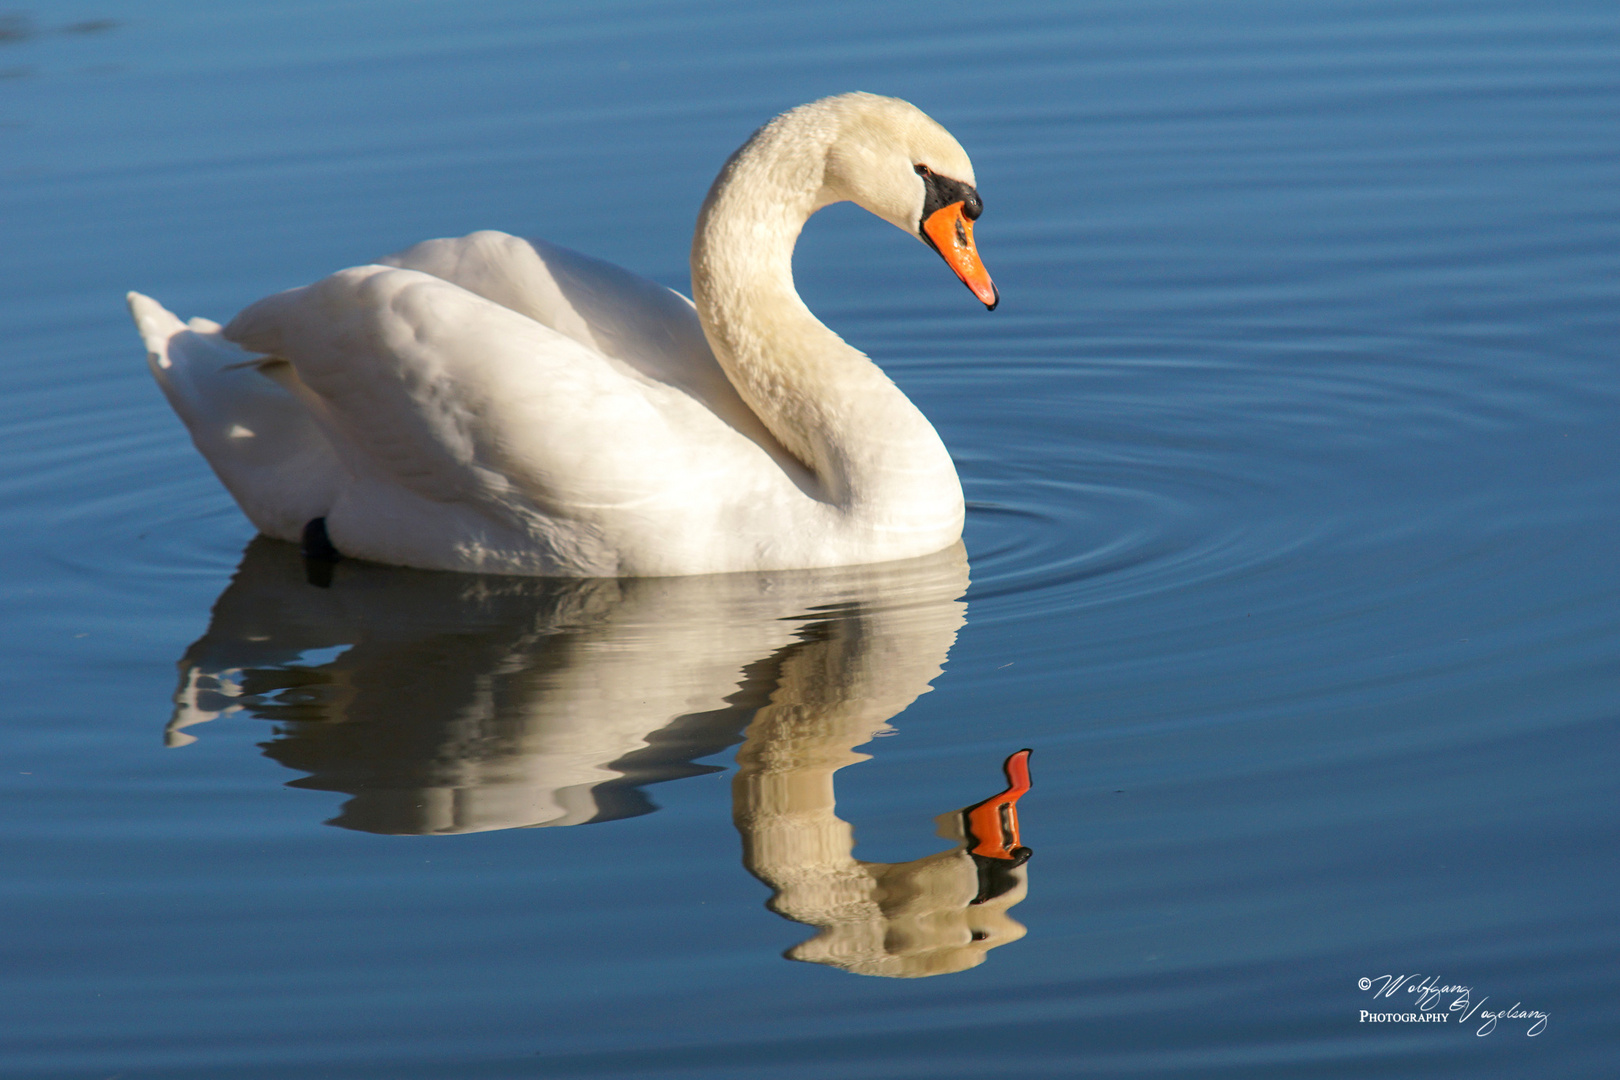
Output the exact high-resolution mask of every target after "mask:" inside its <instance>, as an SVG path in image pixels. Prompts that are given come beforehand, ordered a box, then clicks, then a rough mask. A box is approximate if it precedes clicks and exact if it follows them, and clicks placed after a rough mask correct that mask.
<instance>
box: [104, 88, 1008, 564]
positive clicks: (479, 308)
mask: <svg viewBox="0 0 1620 1080" xmlns="http://www.w3.org/2000/svg"><path fill="white" fill-rule="evenodd" d="M972 184H973V173H972V165H971V164H970V163H969V161H968V159H967V155H966V154H965V153H963V151H962V150H961V147H960V146H958V145H957V143H956V141H955V140H954V139H952V138H951V136H950V135H949V134H948V133H947V132H945V130H944V129H943V128H941V127H940V126H939V125H938V124H936V123H934V122H933V121H932V120H930V119H928V117H926V116H925V115H923V114H922V113H921V112H920V111H918V110H917V109H916V108H914V107H913V106H911V105H908V104H906V103H905V102H901V101H897V100H895V99H892V98H879V97H874V96H872V95H867V94H850V95H844V96H842V97H837V98H828V99H826V100H824V101H820V102H816V103H814V104H811V105H807V106H803V107H801V108H799V109H795V110H793V111H792V112H789V113H786V114H784V115H783V116H781V117H778V118H777V119H776V120H775V121H773V122H772V123H771V124H768V125H766V127H764V128H762V129H760V131H759V132H757V133H756V134H755V135H754V137H753V138H752V139H750V140H749V142H748V143H747V144H745V145H744V146H743V148H742V149H741V150H739V151H738V152H737V153H736V154H735V155H733V157H732V159H731V160H730V161H729V162H728V163H727V165H726V168H725V169H724V170H722V172H721V174H720V177H719V178H718V179H717V180H716V181H715V184H714V187H713V188H712V189H711V191H710V193H709V197H708V199H707V201H706V202H705V203H704V207H703V210H702V213H701V214H700V216H699V219H698V229H697V236H696V239H695V240H694V242H693V249H692V286H693V295H694V297H695V299H696V305H695V309H694V306H693V305H692V304H690V303H688V302H687V301H686V300H685V299H684V298H682V297H680V296H679V295H677V294H675V293H673V292H671V291H669V290H667V289H664V288H662V287H660V286H658V285H656V284H654V283H652V282H650V281H647V280H645V279H643V278H640V277H637V276H636V275H634V274H631V273H629V272H627V271H624V270H621V269H619V268H617V267H614V266H611V265H609V264H607V263H602V262H598V261H596V260H594V259H589V258H587V257H585V256H582V255H579V254H576V253H574V252H571V251H568V250H566V249H563V248H559V247H556V246H553V245H549V244H545V243H542V242H539V241H533V242H531V241H526V240H520V239H518V238H516V237H512V236H507V235H504V234H501V233H489V232H484V233H474V234H473V235H471V236H468V237H464V238H461V239H456V240H431V241H428V242H426V243H423V244H419V245H417V246H416V247H414V248H411V249H410V250H408V251H405V252H402V253H400V254H398V255H395V256H391V257H389V258H386V259H383V260H380V261H379V262H378V263H377V264H374V265H370V266H361V267H356V268H353V269H349V270H343V271H340V272H339V273H337V274H334V275H332V276H331V277H329V278H326V279H324V280H322V281H319V282H316V283H315V284H313V285H310V286H307V287H305V288H301V289H294V290H291V291H289V292H284V293H280V294H278V295H276V296H272V297H269V298H268V299H265V300H262V301H260V302H259V303H257V304H254V305H252V306H251V307H249V308H247V309H246V310H245V311H243V312H242V313H241V314H240V315H238V316H237V317H236V318H235V319H234V320H233V321H232V322H231V323H230V324H229V325H228V326H226V327H224V328H223V329H222V328H220V327H219V326H218V325H217V324H214V323H210V322H207V321H206V320H200V319H196V320H193V321H192V323H191V324H190V326H189V327H188V326H187V325H185V324H182V323H181V322H180V321H179V320H178V319H176V318H175V317H174V316H173V315H171V314H170V313H169V312H167V311H165V310H164V309H163V308H162V307H161V306H159V305H158V304H157V303H156V302H155V301H152V300H150V299H148V298H146V297H144V296H140V295H138V294H133V293H132V294H131V296H130V307H131V311H132V312H133V314H134V316H135V319H136V323H137V325H138V326H139V328H140V330H141V333H142V335H143V337H144V338H145V339H146V343H147V350H148V355H149V358H150V361H151V366H152V371H153V373H154V375H156V376H157V379H158V382H159V383H160V384H161V385H162V387H163V390H164V392H165V394H167V396H168V398H169V401H170V403H171V404H172V405H173V406H174V408H175V411H176V412H178V413H179V414H180V416H181V418H182V419H183V420H184V421H185V423H186V425H187V427H188V428H189V429H190V430H191V433H192V438H193V440H194V441H195V442H196V444H197V446H198V448H199V449H200V450H201V451H202V452H203V454H204V456H205V457H207V459H208V461H209V463H210V464H211V465H212V466H213V467H214V470H215V472H217V473H218V474H219V477H220V479H221V480H222V481H223V482H224V483H225V486H226V487H227V488H228V489H229V490H230V492H231V494H232V495H233V496H234V497H235V498H236V500H237V502H238V503H239V504H240V505H241V507H242V509H243V511H244V512H245V513H246V514H247V516H248V518H249V519H250V520H251V521H252V522H253V523H254V525H255V526H257V527H258V529H259V530H260V531H261V532H263V533H265V534H267V535H269V536H274V537H280V538H283V539H290V540H296V539H298V538H299V537H300V535H301V534H303V532H304V529H305V527H306V525H307V524H308V523H309V522H311V521H312V520H314V519H324V523H325V532H326V535H327V536H329V537H330V540H331V543H332V545H334V546H335V547H336V549H337V550H338V551H340V552H342V553H343V554H345V555H350V556H356V557H361V558H366V559H371V560H375V561H379V562H387V563H397V564H402V565H408V566H418V567H425V568H431V569H448V570H473V571H485V572H496V573H517V574H546V575H566V576H659V575H671V574H696V573H711V572H719V571H734V570H769V569H785V568H800V567H814V566H833V565H844V564H854V563H864V562H881V561H886V560H891V559H901V558H908V557H911V556H916V555H923V554H928V553H930V552H934V551H938V550H940V549H942V548H944V547H946V546H948V545H950V544H952V543H954V542H955V541H956V540H957V539H958V538H959V537H960V535H961V528H962V513H963V506H962V491H961V486H960V484H959V482H958V480H957V477H956V471H955V468H954V467H953V465H952V463H951V459H950V456H949V454H948V453H947V452H946V450H945V447H944V444H943V443H942V442H941V441H940V439H939V436H938V435H937V434H936V433H935V431H934V429H933V427H932V425H930V424H929V422H928V420H927V419H926V418H925V417H924V416H923V415H922V413H921V412H919V411H918V410H917V408H916V407H915V406H913V405H912V404H911V402H910V401H908V400H907V399H906V397H905V395H904V394H902V393H901V392H900V390H899V389H898V388H896V387H895V385H894V384H893V383H892V382H891V381H890V380H889V379H888V378H887V377H886V376H885V375H884V374H883V373H882V372H881V371H880V370H879V369H878V368H877V367H876V366H875V365H874V364H873V363H872V362H871V361H870V360H868V359H867V358H866V357H865V356H864V355H863V354H861V353H860V352H858V351H856V350H855V349H853V348H851V347H850V346H848V345H847V344H845V343H844V342H843V341H842V340H841V339H840V338H839V337H838V336H837V335H836V334H834V333H833V332H832V331H831V330H828V329H827V328H826V327H825V326H823V325H822V324H821V323H820V322H818V321H817V320H816V318H815V317H814V316H813V315H811V314H810V312H809V310H808V309H807V308H806V307H805V306H804V304H803V303H802V302H801V301H800V300H799V297H798V294H797V293H796V292H795V291H794V289H793V280H792V268H791V258H792V251H793V244H794V241H795V240H796V239H797V237H798V233H799V230H800V229H801V228H802V226H803V224H804V222H805V220H806V219H808V218H809V216H810V215H811V214H812V213H814V212H815V211H816V210H818V209H820V208H821V207H823V206H826V205H829V204H831V203H833V202H838V201H842V200H845V199H852V200H854V201H856V202H858V203H860V204H861V205H862V206H865V207H866V208H867V209H869V210H872V211H873V212H874V213H876V214H878V215H879V216H880V217H883V218H885V219H886V220H889V221H891V222H894V223H895V224H897V225H900V226H901V227H902V228H906V229H907V230H908V231H912V232H914V233H917V234H919V235H921V236H923V238H924V239H926V240H927V241H928V242H929V243H930V244H931V245H933V246H934V247H935V248H936V250H939V251H941V253H942V254H944V255H945V256H946V259H947V261H948V262H950V263H951V264H952V266H953V268H955V269H956V270H957V272H958V274H959V275H960V276H962V277H963V280H964V281H966V282H967V283H968V284H969V286H970V287H971V288H973V289H974V291H975V292H976V293H978V294H979V296H980V298H981V299H983V300H984V301H985V303H986V304H987V305H990V306H994V301H995V293H994V287H993V286H991V285H990V284H989V278H988V277H987V276H985V275H984V273H983V268H982V266H980V265H979V264H978V261H977V255H976V254H975V253H974V252H973V248H972V234H971V219H972V218H974V217H977V210H978V197H977V195H976V193H974V191H973V188H972ZM952 196H957V198H956V199H955V200H954V201H951V200H952ZM964 218H965V220H964ZM964 224H965V225H966V231H965V232H964V229H963V225H964ZM952 228H954V239H952V234H951V232H950V230H951V229H952Z"/></svg>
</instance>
